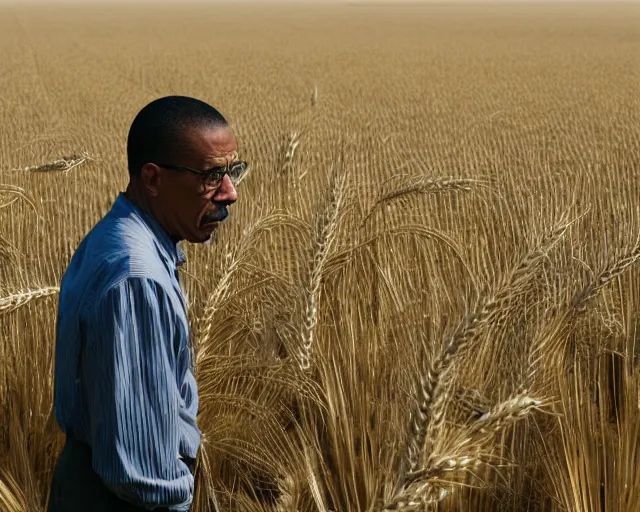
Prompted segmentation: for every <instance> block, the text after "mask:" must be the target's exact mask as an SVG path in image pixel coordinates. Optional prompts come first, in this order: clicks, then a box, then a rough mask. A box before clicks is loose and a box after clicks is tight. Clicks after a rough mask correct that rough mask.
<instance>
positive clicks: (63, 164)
mask: <svg viewBox="0 0 640 512" xmlns="http://www.w3.org/2000/svg"><path fill="white" fill-rule="evenodd" d="M89 160H93V158H91V157H90V156H89V154H88V153H87V152H83V153H80V154H73V155H68V156H63V157H61V158H58V159H56V160H51V161H50V162H45V163H43V164H40V165H34V166H31V167H23V168H21V169H12V170H13V171H21V172H46V171H64V172H69V171H70V170H71V169H73V168H75V167H78V166H79V165H81V164H83V163H84V162H87V161H89Z"/></svg>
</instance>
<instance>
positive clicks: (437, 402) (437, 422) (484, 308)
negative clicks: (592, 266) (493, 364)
mask: <svg viewBox="0 0 640 512" xmlns="http://www.w3.org/2000/svg"><path fill="white" fill-rule="evenodd" d="M573 222H575V221H572V222H566V218H563V219H562V221H561V222H560V223H559V225H558V226H556V227H555V228H554V229H553V230H552V231H551V233H550V234H549V235H548V236H545V237H543V239H542V241H541V243H540V244H539V245H538V246H537V247H536V248H535V249H534V250H532V251H529V252H528V253H527V254H526V255H525V256H524V258H522V259H521V260H520V262H519V263H518V264H517V265H516V266H515V267H514V268H513V269H512V270H511V271H510V272H508V273H507V274H505V276H504V277H503V278H502V280H501V282H500V284H499V285H498V286H497V288H496V291H495V293H493V294H491V295H489V294H488V293H487V292H485V293H483V294H482V295H481V297H480V299H479V300H478V301H477V303H476V306H475V308H474V310H473V311H472V312H471V313H470V314H468V315H467V316H466V317H465V318H464V319H463V321H462V322H461V323H460V324H459V326H458V328H457V329H456V330H455V332H454V333H453V335H452V337H451V339H450V341H449V343H448V344H447V345H446V346H445V348H444V349H443V350H442V351H441V352H440V353H439V355H438V356H436V358H435V360H434V361H433V362H431V361H430V360H429V359H428V358H425V360H424V362H423V372H422V374H421V375H420V376H419V377H418V384H417V386H416V388H415V392H416V397H417V400H416V412H415V414H414V415H413V418H412V421H411V424H410V434H409V440H408V443H407V450H406V456H405V463H406V466H407V468H408V471H409V472H410V473H412V472H415V471H416V470H417V469H418V465H419V462H420V457H421V455H422V454H423V453H424V452H425V451H426V452H429V451H430V447H429V446H427V441H428V440H429V439H430V437H431V434H432V433H434V432H435V431H437V430H438V429H440V428H441V427H442V423H443V421H444V413H445V411H446V405H447V403H448V400H449V398H450V395H449V394H448V393H446V392H445V390H446V387H447V386H446V382H444V381H443V380H442V375H443V373H444V372H445V370H447V369H448V368H449V367H450V366H451V363H452V361H453V359H454V357H455V356H456V354H457V353H458V352H460V351H461V350H463V349H464V348H465V347H466V346H467V345H468V344H469V343H470V342H471V341H472V340H473V339H474V338H475V337H476V335H477V334H478V332H479V331H480V330H481V329H482V327H483V326H485V325H487V324H489V323H490V322H491V320H492V319H494V318H495V317H496V316H497V315H499V313H500V310H501V309H502V307H503V305H504V304H506V303H507V302H508V301H509V300H510V299H511V298H512V297H514V296H517V295H518V294H520V293H522V290H523V289H524V288H525V287H526V286H527V281H528V279H529V277H530V276H531V275H532V273H533V271H534V269H535V268H536V266H537V265H538V263H539V262H540V261H541V260H542V259H543V258H544V257H545V256H546V254H547V252H548V251H549V250H550V249H551V248H552V247H553V246H554V245H555V244H556V243H557V242H558V241H559V240H560V239H561V238H562V237H563V236H564V234H565V233H566V231H567V229H568V228H569V226H570V225H571V224H572V223H573ZM483 295H485V296H488V299H486V300H485V299H484V298H483ZM402 481H403V479H400V481H399V482H402Z"/></svg>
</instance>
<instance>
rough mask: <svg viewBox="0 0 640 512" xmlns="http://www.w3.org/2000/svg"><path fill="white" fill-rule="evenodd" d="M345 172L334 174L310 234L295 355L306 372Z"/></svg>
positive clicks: (309, 363) (342, 194) (342, 199)
mask: <svg viewBox="0 0 640 512" xmlns="http://www.w3.org/2000/svg"><path fill="white" fill-rule="evenodd" d="M346 176H347V175H346V173H341V172H339V173H336V175H335V177H334V179H333V184H332V187H331V198H330V200H329V203H328V205H327V207H326V208H325V210H324V211H323V212H322V213H321V214H320V215H319V216H317V217H316V226H315V230H314V234H313V246H314V249H313V262H312V266H311V273H310V277H309V284H308V286H307V289H306V291H305V297H306V300H307V302H306V305H305V317H304V324H303V330H302V340H301V343H300V350H299V352H298V360H299V364H300V368H301V369H302V370H307V369H308V368H309V367H310V365H311V348H312V345H313V339H314V332H315V327H316V324H317V322H318V308H319V302H320V295H321V294H320V291H321V284H322V278H323V276H324V269H325V264H326V261H327V257H328V255H329V252H330V250H331V247H332V245H333V242H334V240H335V237H336V226H337V224H338V219H339V217H340V214H341V213H342V207H343V204H344V199H345V184H346Z"/></svg>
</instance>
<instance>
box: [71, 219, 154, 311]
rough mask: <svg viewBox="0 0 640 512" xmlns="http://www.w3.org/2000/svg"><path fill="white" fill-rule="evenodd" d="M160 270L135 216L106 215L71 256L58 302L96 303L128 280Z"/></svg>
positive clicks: (149, 240)
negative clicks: (109, 291) (67, 300)
mask: <svg viewBox="0 0 640 512" xmlns="http://www.w3.org/2000/svg"><path fill="white" fill-rule="evenodd" d="M161 269H162V261H161V259H160V257H159V255H158V251H157V248H156V245H155V243H154V239H153V236H152V235H151V234H150V233H149V231H148V229H145V226H144V225H143V224H142V223H141V222H140V221H139V220H138V219H136V218H135V216H131V215H129V216H120V215H116V214H114V212H113V210H112V211H110V212H108V213H107V214H106V215H105V216H104V217H103V218H102V219H100V220H99V221H98V223H97V224H96V225H95V226H94V227H93V228H91V230H90V231H89V232H88V233H87V234H86V235H85V237H84V238H83V239H82V241H81V242H80V244H79V245H78V248H77V250H76V251H75V253H74V254H73V256H72V258H71V261H70V263H69V266H68V267H67V269H66V271H65V273H64V275H63V277H62V282H61V286H60V288H61V289H60V292H61V297H60V298H61V301H64V300H65V299H67V297H68V298H69V299H70V300H72V301H74V300H75V301H78V304H77V305H78V306H79V305H80V304H79V302H83V303H84V306H85V307H86V306H91V303H93V302H95V301H96V300H98V299H99V298H100V297H101V296H102V295H103V294H104V293H106V292H107V291H108V290H109V289H111V288H113V287H114V286H115V285H117V284H118V283H121V282H122V281H125V280H127V279H136V278H149V279H155V278H157V276H158V273H159V272H160V271H161Z"/></svg>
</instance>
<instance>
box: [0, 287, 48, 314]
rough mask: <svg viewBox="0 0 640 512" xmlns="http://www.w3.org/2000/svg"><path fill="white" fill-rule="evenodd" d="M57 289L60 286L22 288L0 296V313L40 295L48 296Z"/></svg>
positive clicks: (15, 307) (22, 304) (20, 305)
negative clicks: (32, 288) (34, 288)
mask: <svg viewBox="0 0 640 512" xmlns="http://www.w3.org/2000/svg"><path fill="white" fill-rule="evenodd" d="M59 291H60V288H58V287H57V286H47V287H45V288H38V289H36V290H29V289H27V290H22V291H19V292H15V293H12V294H11V295H8V296H6V297H0V314H2V315H4V314H7V313H10V312H12V311H15V310H16V309H18V308H20V307H22V306H24V305H25V304H28V303H29V302H31V301H32V300H35V299H39V298H41V297H49V296H50V295H55V294H56V293H58V292H59Z"/></svg>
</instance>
